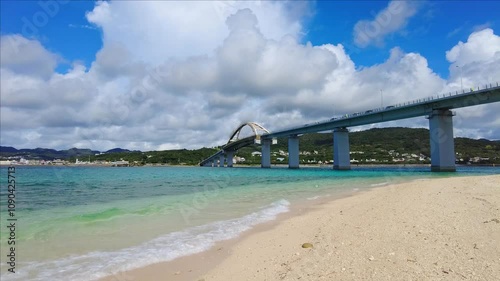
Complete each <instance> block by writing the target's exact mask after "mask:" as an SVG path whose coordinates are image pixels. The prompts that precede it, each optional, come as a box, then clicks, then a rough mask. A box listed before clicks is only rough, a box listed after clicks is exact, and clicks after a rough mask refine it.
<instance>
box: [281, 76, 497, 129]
mask: <svg viewBox="0 0 500 281" xmlns="http://www.w3.org/2000/svg"><path fill="white" fill-rule="evenodd" d="M482 86H483V87H482V88H481V86H478V87H477V88H476V89H473V88H470V89H462V90H461V91H455V93H453V92H448V93H444V94H438V95H436V96H429V97H425V98H421V99H415V100H412V101H408V102H403V103H397V104H392V105H388V106H385V107H378V108H374V109H369V110H367V111H364V112H355V113H350V114H344V115H342V116H339V117H333V118H331V119H327V120H321V121H317V122H314V123H309V124H305V125H299V126H293V127H289V128H287V129H285V130H293V129H299V128H303V127H308V126H312V125H317V124H323V123H328V122H331V121H334V120H342V119H347V118H352V117H357V116H362V115H368V114H373V113H377V112H381V111H386V110H390V109H396V108H401V107H406V106H412V105H417V104H422V103H426V102H429V101H434V100H442V99H446V98H449V97H452V96H459V95H468V94H470V93H474V92H476V91H481V90H487V89H491V88H497V87H500V85H499V83H498V82H496V83H489V84H485V85H482Z"/></svg>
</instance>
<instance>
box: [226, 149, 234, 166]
mask: <svg viewBox="0 0 500 281" xmlns="http://www.w3.org/2000/svg"><path fill="white" fill-rule="evenodd" d="M233 157H234V151H231V150H230V151H226V159H227V160H226V161H227V166H228V167H230V168H232V167H233Z"/></svg>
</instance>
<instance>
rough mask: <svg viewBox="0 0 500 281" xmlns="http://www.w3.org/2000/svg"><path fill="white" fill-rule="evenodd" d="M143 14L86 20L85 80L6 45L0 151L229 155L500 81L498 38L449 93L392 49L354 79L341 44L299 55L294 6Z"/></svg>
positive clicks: (22, 45) (476, 131)
mask: <svg viewBox="0 0 500 281" xmlns="http://www.w3.org/2000/svg"><path fill="white" fill-rule="evenodd" d="M148 3H149V4H148V5H150V7H149V8H148V9H146V10H144V9H142V6H141V10H140V13H141V14H144V13H146V15H143V16H139V11H138V9H136V8H134V5H136V4H135V2H130V1H119V2H99V3H98V4H96V7H95V8H94V10H93V11H92V12H90V13H89V14H88V15H87V17H88V19H89V21H90V22H92V23H94V24H96V25H98V26H99V27H100V28H101V29H102V30H103V37H104V38H103V40H104V45H103V48H102V49H101V50H100V51H99V52H98V54H97V55H96V60H95V61H94V62H93V63H92V65H91V66H90V67H89V68H88V69H87V68H85V67H84V66H83V65H81V64H78V63H75V64H74V65H73V68H72V69H71V70H69V71H68V72H67V73H57V72H55V71H54V69H55V67H56V66H57V62H58V60H59V58H58V57H57V56H56V55H55V54H53V53H51V52H50V51H48V50H47V49H45V48H44V47H43V45H42V44H40V42H38V41H36V40H30V39H27V38H24V37H22V36H20V35H3V36H2V48H1V52H2V54H1V56H2V65H1V69H0V71H1V92H2V95H1V113H0V114H1V126H2V132H1V134H2V135H1V138H2V145H12V146H15V147H19V148H21V147H50V148H59V149H61V148H70V147H85V148H92V149H96V150H106V149H110V148H114V147H122V148H128V149H139V150H154V149H173V148H199V147H203V146H205V147H210V146H215V145H220V144H223V143H225V142H226V141H227V138H228V137H229V135H230V133H231V132H232V130H234V129H235V128H236V127H238V125H239V124H241V123H242V122H247V121H255V122H258V123H260V124H262V125H263V126H264V127H266V128H268V129H269V130H271V131H272V130H277V129H280V128H284V127H287V126H295V125H300V124H305V123H309V122H313V121H318V120H322V119H329V118H331V117H333V116H334V115H341V114H346V113H352V112H357V111H365V110H368V109H371V108H376V107H379V106H380V105H381V90H382V94H383V100H384V105H389V104H395V103H399V102H404V101H408V100H413V99H417V98H422V97H428V96H431V95H436V94H438V93H442V92H447V91H456V90H459V89H460V87H461V83H460V80H461V78H462V81H463V84H464V87H476V86H477V85H478V83H481V84H485V83H492V82H497V81H496V80H495V79H497V78H498V77H500V67H499V66H500V37H499V36H498V35H496V34H495V33H494V31H493V30H491V29H484V30H481V31H478V32H474V33H472V34H471V35H470V37H469V38H468V40H467V42H458V43H457V45H456V46H454V47H453V48H451V49H450V50H449V51H448V52H447V53H446V58H447V59H448V60H449V62H450V77H449V78H448V79H444V78H442V77H439V76H438V75H437V74H436V73H434V72H433V71H432V69H430V68H429V66H428V63H427V60H426V59H425V57H423V56H421V55H420V54H418V53H405V52H404V50H401V49H400V48H398V47H395V48H393V49H392V50H391V52H390V54H388V59H387V60H386V61H385V62H383V63H381V64H378V65H373V66H370V67H365V68H357V67H356V64H355V62H353V61H352V60H351V58H350V57H349V55H348V54H347V53H346V51H345V50H344V47H343V46H342V45H341V44H337V45H335V44H326V45H321V46H314V45H312V44H310V43H305V44H303V43H301V41H300V38H301V32H302V27H301V24H300V18H302V17H303V16H304V15H303V14H298V13H297V11H296V10H294V9H292V8H290V6H289V5H290V4H289V3H287V2H272V3H271V2H267V1H264V2H262V3H260V4H259V5H261V6H258V5H257V4H255V3H254V2H248V3H246V2H245V3H240V2H235V3H233V2H228V3H231V5H229V4H224V3H217V4H213V3H212V2H203V1H202V2H196V3H198V5H199V6H190V7H189V8H190V9H191V10H193V9H194V10H195V11H194V14H195V15H198V16H193V17H192V18H190V17H188V18H183V17H179V18H176V17H175V15H176V14H175V13H178V12H182V6H178V5H177V4H176V2H148ZM162 3H166V4H162ZM193 3H195V2H193ZM162 5H165V7H164V6H162ZM190 5H191V4H190ZM192 5H194V4H192ZM218 5H222V6H218ZM239 5H246V6H245V7H240V6H239ZM250 5H257V6H250ZM221 7H222V8H221ZM184 9H186V8H184ZM218 9H219V10H218ZM268 9H271V10H272V13H271V12H268V11H269V10H268ZM191 10H190V13H191V12H192V11H191ZM207 11H211V12H210V13H208V12H207ZM212 20H214V21H216V23H212ZM161 22H163V23H165V24H164V25H162V26H161V27H158V25H159V23H161ZM206 24H208V25H212V26H208V27H207V29H205V25H206ZM221 24H222V25H223V26H224V30H223V29H222V28H221V27H220V26H219V25H221ZM135 25H138V26H140V28H139V27H137V30H134V29H132V30H131V32H129V33H124V32H122V31H123V30H121V28H125V29H126V28H129V27H130V26H135ZM180 27H182V28H184V27H186V28H187V29H185V31H183V32H181V31H179V28H180ZM141 30H147V31H148V32H142V33H141V32H140V31H141ZM212 30H214V31H213V33H210V32H211V31H212ZM208 31H210V32H208ZM203 34H209V36H205V37H204V36H200V35H203ZM139 41H140V42H139ZM9 42H15V44H11V43H9ZM35 54H36V55H35ZM443 55H444V54H443ZM6 57H9V59H8V60H7V61H4V60H3V58H6ZM456 65H460V67H457V66H456ZM460 69H461V71H459V70H460ZM499 109H500V108H499V106H498V105H497V104H494V105H488V106H479V107H474V108H468V109H463V110H458V111H457V112H458V115H457V117H455V119H454V120H455V124H456V126H455V128H456V129H455V131H456V133H457V134H459V135H463V136H470V137H487V138H496V139H500V126H499V124H500V118H499V116H498V114H496V113H495V112H499ZM493 113H495V114H493ZM492 116H493V118H496V119H491V118H492ZM391 124H392V123H391ZM397 124H398V125H406V126H426V125H427V120H425V118H417V119H411V120H406V121H401V122H398V123H397Z"/></svg>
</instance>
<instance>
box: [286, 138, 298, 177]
mask: <svg viewBox="0 0 500 281" xmlns="http://www.w3.org/2000/svg"><path fill="white" fill-rule="evenodd" d="M288 168H290V169H298V168H299V137H298V136H297V135H291V136H289V137H288Z"/></svg>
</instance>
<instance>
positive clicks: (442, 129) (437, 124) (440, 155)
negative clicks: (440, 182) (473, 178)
mask: <svg viewBox="0 0 500 281" xmlns="http://www.w3.org/2000/svg"><path fill="white" fill-rule="evenodd" d="M453 115H454V114H453V112H452V111H450V110H448V109H440V110H433V111H432V113H431V114H430V115H429V130H430V139H431V171H433V172H455V171H456V167H455V141H454V139H453Z"/></svg>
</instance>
